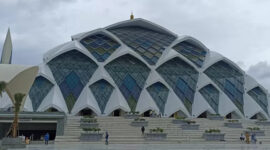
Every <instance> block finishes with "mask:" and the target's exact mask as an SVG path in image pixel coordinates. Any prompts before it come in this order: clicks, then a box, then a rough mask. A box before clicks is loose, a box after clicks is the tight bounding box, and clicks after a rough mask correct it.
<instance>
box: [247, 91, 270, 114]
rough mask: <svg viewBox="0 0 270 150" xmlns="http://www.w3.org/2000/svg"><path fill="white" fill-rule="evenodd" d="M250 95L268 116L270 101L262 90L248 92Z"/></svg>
mask: <svg viewBox="0 0 270 150" xmlns="http://www.w3.org/2000/svg"><path fill="white" fill-rule="evenodd" d="M248 95H249V96H251V97H252V98H253V99H254V100H255V101H256V102H257V104H259V106H261V108H262V109H263V110H264V111H265V112H266V113H267V114H268V109H267V108H268V101H267V95H266V93H265V92H264V91H263V90H262V89H261V88H260V87H255V88H253V89H251V90H249V91H248Z"/></svg>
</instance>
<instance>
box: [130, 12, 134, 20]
mask: <svg viewBox="0 0 270 150" xmlns="http://www.w3.org/2000/svg"><path fill="white" fill-rule="evenodd" d="M133 19H134V15H133V12H131V15H130V20H133Z"/></svg>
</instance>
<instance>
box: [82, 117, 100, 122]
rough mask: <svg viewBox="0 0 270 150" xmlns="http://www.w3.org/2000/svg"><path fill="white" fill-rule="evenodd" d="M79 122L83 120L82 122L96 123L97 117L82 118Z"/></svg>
mask: <svg viewBox="0 0 270 150" xmlns="http://www.w3.org/2000/svg"><path fill="white" fill-rule="evenodd" d="M81 122H84V123H96V122H97V119H96V118H82V119H81Z"/></svg>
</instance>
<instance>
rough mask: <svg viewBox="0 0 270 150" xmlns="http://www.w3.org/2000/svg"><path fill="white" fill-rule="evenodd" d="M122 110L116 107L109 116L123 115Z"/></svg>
mask: <svg viewBox="0 0 270 150" xmlns="http://www.w3.org/2000/svg"><path fill="white" fill-rule="evenodd" d="M124 113H125V112H124V111H123V110H122V109H116V110H114V111H113V112H112V113H111V116H114V117H119V116H123V115H124Z"/></svg>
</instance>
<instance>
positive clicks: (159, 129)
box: [150, 127, 163, 133]
mask: <svg viewBox="0 0 270 150" xmlns="http://www.w3.org/2000/svg"><path fill="white" fill-rule="evenodd" d="M150 133H163V129H162V128H159V127H157V128H156V129H150Z"/></svg>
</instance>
